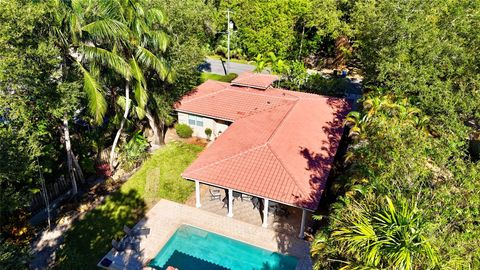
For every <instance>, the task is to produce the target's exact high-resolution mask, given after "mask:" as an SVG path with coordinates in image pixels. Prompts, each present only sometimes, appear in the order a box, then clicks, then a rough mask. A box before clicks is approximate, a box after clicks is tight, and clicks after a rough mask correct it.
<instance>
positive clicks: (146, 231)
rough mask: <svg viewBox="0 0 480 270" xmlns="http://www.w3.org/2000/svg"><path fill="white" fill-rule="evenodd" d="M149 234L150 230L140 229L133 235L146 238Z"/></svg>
mask: <svg viewBox="0 0 480 270" xmlns="http://www.w3.org/2000/svg"><path fill="white" fill-rule="evenodd" d="M149 234H150V228H140V229H138V230H137V231H136V233H135V235H137V236H143V235H144V236H145V237H147V235H149Z"/></svg>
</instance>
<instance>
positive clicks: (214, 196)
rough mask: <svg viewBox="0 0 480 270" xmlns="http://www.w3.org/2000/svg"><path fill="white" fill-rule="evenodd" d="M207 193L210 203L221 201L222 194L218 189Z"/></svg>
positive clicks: (209, 190)
mask: <svg viewBox="0 0 480 270" xmlns="http://www.w3.org/2000/svg"><path fill="white" fill-rule="evenodd" d="M208 192H210V201H214V200H219V201H220V200H221V199H222V194H221V191H220V190H219V189H211V188H210V189H208Z"/></svg>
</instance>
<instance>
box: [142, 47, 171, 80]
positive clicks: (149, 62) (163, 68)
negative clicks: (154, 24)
mask: <svg viewBox="0 0 480 270" xmlns="http://www.w3.org/2000/svg"><path fill="white" fill-rule="evenodd" d="M136 58H137V60H138V62H140V63H141V64H143V65H145V66H147V67H149V68H152V69H154V70H155V71H156V72H157V74H158V76H160V79H162V80H165V79H166V78H167V76H168V73H169V68H168V65H167V64H166V63H165V60H163V59H162V58H158V57H157V56H156V55H155V54H153V53H152V52H151V51H149V50H147V49H146V48H144V47H141V46H138V47H137V53H136Z"/></svg>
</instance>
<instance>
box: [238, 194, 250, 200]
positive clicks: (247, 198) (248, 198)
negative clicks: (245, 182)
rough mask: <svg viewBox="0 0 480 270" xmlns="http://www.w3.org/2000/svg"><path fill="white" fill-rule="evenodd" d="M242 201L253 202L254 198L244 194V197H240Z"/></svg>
mask: <svg viewBox="0 0 480 270" xmlns="http://www.w3.org/2000/svg"><path fill="white" fill-rule="evenodd" d="M240 199H241V200H242V202H243V200H244V199H245V200H251V199H252V196H250V195H248V194H245V193H242V195H241V196H240Z"/></svg>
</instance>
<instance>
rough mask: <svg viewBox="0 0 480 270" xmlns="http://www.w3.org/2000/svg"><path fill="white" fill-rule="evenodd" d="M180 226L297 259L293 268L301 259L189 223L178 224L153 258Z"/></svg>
mask: <svg viewBox="0 0 480 270" xmlns="http://www.w3.org/2000/svg"><path fill="white" fill-rule="evenodd" d="M182 226H189V227H193V228H196V229H199V230H202V231H205V232H207V233H213V234H216V235H220V236H222V237H225V238H228V239H231V240H234V241H237V242H240V243H243V244H246V245H250V246H253V247H255V248H258V249H263V250H266V251H270V252H272V253H278V254H280V255H283V256H290V257H294V258H295V259H297V263H296V264H295V268H296V267H297V265H298V263H299V261H300V260H301V258H299V257H297V256H295V255H292V254H285V253H282V252H279V251H273V250H270V249H265V248H263V247H260V246H257V245H255V244H251V243H248V242H245V241H242V240H239V239H235V238H232V237H230V236H228V235H224V234H222V233H216V232H212V231H209V230H206V229H204V228H201V227H199V226H197V225H192V224H189V223H182V224H179V225H178V227H177V228H176V229H175V231H174V232H173V233H172V234H170V237H169V238H168V240H167V242H165V243H164V244H163V245H162V246H161V247H160V249H159V250H158V252H157V254H156V255H155V257H156V256H158V254H160V252H161V251H162V249H163V248H164V247H165V245H166V244H167V243H168V241H169V240H170V238H171V237H173V235H174V234H175V233H176V232H177V231H178V229H180V227H182ZM151 260H153V258H152V259H150V260H149V262H148V263H147V266H148V265H149V264H150V261H151Z"/></svg>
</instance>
